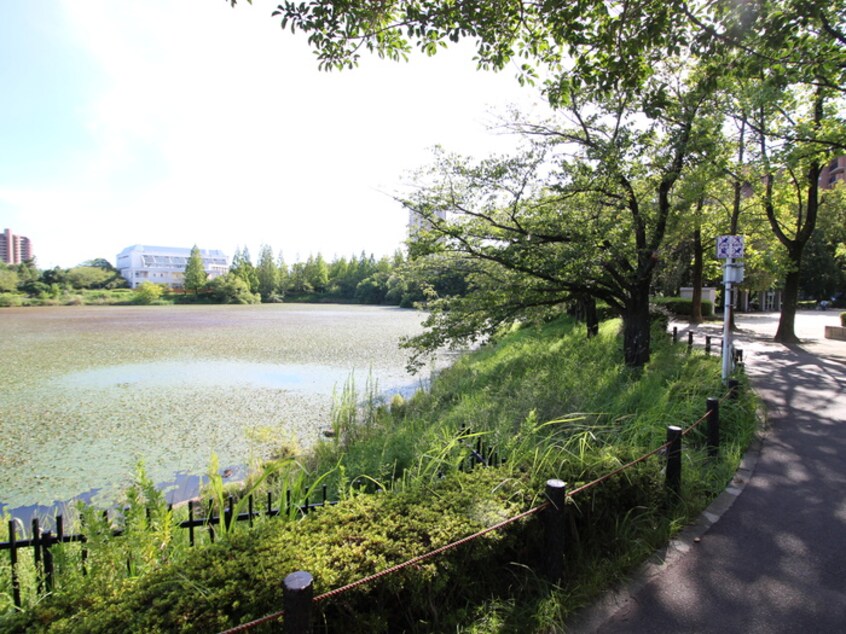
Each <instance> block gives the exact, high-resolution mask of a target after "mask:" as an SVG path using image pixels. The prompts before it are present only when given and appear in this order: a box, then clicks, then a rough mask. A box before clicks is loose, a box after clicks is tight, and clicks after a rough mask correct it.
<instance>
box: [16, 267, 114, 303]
mask: <svg viewBox="0 0 846 634" xmlns="http://www.w3.org/2000/svg"><path fill="white" fill-rule="evenodd" d="M128 286H129V285H128V283H127V281H126V280H125V279H124V278H123V277H122V276H121V274H120V271H118V270H117V269H116V268H115V267H114V266H112V265H111V263H109V261H108V260H105V259H103V258H95V259H93V260H88V261H86V262H83V263H82V264H80V265H79V266H74V267H72V268H69V269H63V268H61V267H58V266H57V267H54V268H52V269H44V270H39V269H38V267H37V266H36V262H35V258H33V259H30V260H26V261H25V262H23V263H21V264H2V263H0V293H15V292H18V293H25V294H27V295H29V296H31V297H52V298H58V297H60V296H61V295H63V294H66V293H68V292H73V291H81V290H98V289H104V290H108V289H115V288H127V287H128Z"/></svg>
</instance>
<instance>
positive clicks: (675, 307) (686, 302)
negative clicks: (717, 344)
mask: <svg viewBox="0 0 846 634" xmlns="http://www.w3.org/2000/svg"><path fill="white" fill-rule="evenodd" d="M652 302H653V303H654V304H658V305H660V306H663V307H664V308H666V309H667V310H668V311H670V312H671V313H672V314H673V315H680V316H685V317H687V316H690V314H691V313H692V312H693V300H691V299H687V298H684V297H655V298H653V299H652ZM713 315H714V304H712V303H711V302H710V301H709V300H707V299H703V300H702V316H703V317H713Z"/></svg>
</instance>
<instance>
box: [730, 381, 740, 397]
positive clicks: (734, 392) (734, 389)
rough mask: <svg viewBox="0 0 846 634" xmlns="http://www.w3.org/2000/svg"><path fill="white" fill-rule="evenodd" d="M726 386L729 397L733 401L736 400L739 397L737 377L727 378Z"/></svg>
mask: <svg viewBox="0 0 846 634" xmlns="http://www.w3.org/2000/svg"><path fill="white" fill-rule="evenodd" d="M728 388H729V398H730V399H731V400H733V401H736V400H737V399H738V398H740V381H738V380H737V379H729V380H728Z"/></svg>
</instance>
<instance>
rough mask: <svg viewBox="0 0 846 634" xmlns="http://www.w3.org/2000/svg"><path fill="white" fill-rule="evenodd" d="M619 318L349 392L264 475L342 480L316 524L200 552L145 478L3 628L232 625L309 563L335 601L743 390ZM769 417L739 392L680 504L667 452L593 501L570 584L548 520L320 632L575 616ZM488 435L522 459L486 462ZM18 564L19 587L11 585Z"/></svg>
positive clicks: (385, 591)
mask: <svg viewBox="0 0 846 634" xmlns="http://www.w3.org/2000/svg"><path fill="white" fill-rule="evenodd" d="M618 330H619V323H618V322H615V321H611V322H607V323H605V324H604V325H603V327H602V331H601V333H600V336H599V337H597V338H595V339H593V340H591V341H586V340H585V339H584V336H583V328H582V327H578V326H575V325H573V324H571V323H569V322H565V321H557V322H554V323H548V324H545V325H543V326H540V327H532V328H522V329H515V330H514V331H513V332H511V333H508V334H507V335H505V336H503V338H502V339H501V340H500V341H498V342H496V343H495V344H491V345H487V346H485V347H483V348H482V349H480V350H479V351H477V352H475V353H474V354H472V355H468V356H467V357H464V358H462V359H461V360H459V361H458V362H457V363H456V364H455V365H454V366H453V367H452V368H450V369H449V370H447V371H445V372H443V373H442V374H441V375H439V377H438V378H437V380H436V381H435V382H434V384H433V385H432V388H431V390H430V391H428V392H422V391H421V392H418V393H417V394H416V395H415V396H414V397H412V398H410V399H408V400H407V401H404V400H402V399H400V398H396V399H395V400H394V402H392V403H391V405H390V406H380V405H379V404H378V403H377V402H376V401H375V400H374V399H372V398H367V395H366V394H365V395H364V398H363V403H364V405H363V406H362V398H361V395H360V394H358V391H356V390H354V389H353V387H352V386H348V388H347V389H346V390H345V391H344V392H343V393H342V394H339V395H338V398H337V404H336V408H335V411H334V413H333V421H332V423H333V430H334V435H333V436H332V437H331V438H327V439H326V440H325V441H324V442H323V443H322V444H320V445H319V446H318V447H317V448H316V449H315V450H314V452H313V453H312V454H310V455H309V456H306V457H299V458H294V457H292V456H289V455H286V451H285V448H284V446H283V447H280V450H279V452H278V453H279V455H280V460H279V461H278V462H277V463H276V464H275V465H273V466H272V467H271V468H270V469H269V470H267V471H265V472H264V473H263V475H262V476H261V477H258V476H257V477H256V479H255V480H254V481H253V482H252V483H251V486H253V487H254V488H255V490H256V491H258V492H261V491H263V490H264V489H265V488H267V487H270V488H271V489H273V490H274V491H275V492H276V494H277V495H278V494H282V492H283V491H284V490H286V489H289V490H292V491H293V493H294V495H295V496H296V495H297V494H298V493H300V494H303V493H305V492H306V489H307V488H308V487H309V486H313V485H315V484H317V483H320V484H322V483H326V484H327V485H328V486H329V490H330V497H332V498H335V499H339V500H341V501H340V502H339V504H337V505H336V506H333V507H327V508H325V509H322V510H319V511H318V512H316V513H313V514H309V515H308V516H306V517H305V518H304V519H301V520H296V521H295V520H294V519H293V518H292V519H291V521H286V520H285V519H281V518H277V519H263V520H261V521H259V522H257V523H256V526H255V527H253V528H252V529H248V528H247V527H245V526H243V525H241V526H236V528H235V529H233V530H232V531H231V532H229V533H227V534H218V539H217V540H216V542H215V543H214V544H211V543H205V544H204V545H200V546H197V547H195V548H193V549H189V548H188V547H187V545H186V539H187V537H186V536H185V535H184V533H185V532H186V531H176V530H174V529H173V527H172V526H173V524H172V523H173V521H174V517H173V514H171V513H169V512H167V511H166V509H165V508H164V505H163V503H162V501H161V497H160V495H158V494H157V493H156V492H155V490H154V489H153V488H152V487H150V486H149V483H144V482H143V479H142V482H141V485H140V486H139V487H137V488H136V489H135V490H134V491H131V495H130V496H129V499H128V502H129V504H130V511H129V512H128V514H127V516H128V518H129V519H128V525H127V533H128V534H127V536H124V537H122V538H120V539H110V538H108V537H107V535H106V533H107V530H106V529H105V527H104V526H102V523H98V521H99V520H98V519H97V515H96V514H94V513H91V512H89V513H88V514H89V517H88V519H87V524H86V525H87V526H88V527H89V530H90V531H93V536H92V539H91V540H90V542H89V544H88V545H87V549H88V551H89V554H88V574H87V576H83V575H82V570H81V567H80V565H79V563H78V561H79V552H78V550H79V548H80V547H79V546H78V545H73V546H66V547H64V548H63V549H61V550H63V551H65V552H62V553H61V555H60V557H62V558H63V559H62V562H63V568H64V570H63V573H62V577H61V582H60V584H59V587H58V588H57V589H56V591H55V593H54V594H53V595H52V596H49V597H47V598H45V599H41V600H37V598H36V597H35V594H34V593H30V594H28V595H27V597H26V606H25V609H24V610H23V611H22V612H20V613H18V614H14V613H12V612H7V614H6V615H5V616H4V617H2V620H0V630H3V631H53V632H110V631H138V632H142V631H143V632H149V631H197V632H200V631H202V632H206V631H215V630H220V629H224V628H225V627H227V626H233V625H237V624H238V623H242V622H245V621H249V620H251V619H254V618H259V617H261V616H264V615H265V614H268V613H272V612H276V611H277V610H279V609H280V601H281V598H280V597H281V586H282V580H283V579H284V577H285V575H286V574H288V573H289V572H293V571H295V570H300V569H302V570H308V571H310V572H311V573H312V574H313V575H314V576H315V585H316V592H317V593H318V594H319V593H321V592H325V591H328V590H332V589H334V588H337V587H339V586H342V585H344V584H346V583H349V582H352V581H355V580H357V579H359V578H361V577H364V576H367V575H369V574H372V573H374V572H377V571H379V570H383V569H385V568H387V567H388V566H390V565H392V564H395V563H398V562H402V561H405V560H407V559H408V558H410V557H413V556H415V555H419V554H421V553H424V552H427V551H429V550H431V549H434V548H437V547H439V546H442V545H444V544H447V543H450V542H452V541H455V540H457V539H460V538H462V537H464V536H466V535H468V534H471V533H474V532H476V531H478V530H480V529H483V528H486V527H489V526H492V525H494V524H496V523H498V522H500V521H501V520H503V519H505V518H508V517H511V516H513V515H515V514H517V513H519V512H521V511H523V510H526V509H530V508H533V507H534V506H536V505H537V504H539V503H540V502H542V501H543V489H544V483H545V481H546V480H547V479H549V478H560V479H562V480H564V481H566V482H568V483H573V484H574V485H577V484H578V483H581V482H587V481H590V480H592V479H593V478H595V477H597V476H599V475H603V474H605V473H608V472H610V471H611V470H613V469H614V468H616V467H617V466H619V465H621V464H623V463H625V462H627V461H629V460H630V459H632V458H634V457H637V456H639V455H641V454H642V453H644V452H646V451H648V450H651V449H653V448H654V447H656V446H658V445H660V444H661V443H663V441H664V439H665V434H666V427H667V425H680V426H686V425H688V424H690V423H692V422H693V421H694V420H696V419H698V418H699V417H700V416H701V415H702V413H703V412H704V408H705V399H706V398H707V397H709V396H719V395H721V394H722V392H723V389H722V387H721V385H720V379H719V362H718V361H717V359H715V358H706V357H704V356H702V355H700V354H699V353H696V352H694V353H692V354H688V353H687V352H686V347H685V346H681V345H680V346H675V347H673V346H671V345H670V344H669V343H665V340H666V338H665V337H656V339H659V340H660V341H661V343H659V345H657V346H656V350H655V353H654V355H653V360H652V361H651V362H650V364H649V365H648V366H647V367H646V368H644V369H643V370H642V371H637V372H634V371H631V370H629V369H627V368H625V367H624V365H623V363H622V358H621V353H620V344H619V341H618ZM365 392H366V390H365ZM753 414H754V402H753V399H752V398H751V397H750V396H749V395H748V394H746V395H744V396H743V397H742V398H741V399H740V400H739V401H736V402H729V401H726V402H725V403H724V406H723V408H722V433H723V445H722V451H721V455H720V458H719V459H718V460H709V459H708V458H707V456H706V452H705V450H704V448H703V446H702V445H703V441H704V439H703V438H702V437H701V435H700V432H699V431H698V430H697V431H695V432H693V433H692V434H691V435H690V436H688V437H687V439H686V441H689V442H688V446H687V448H686V451H685V455H684V484H683V488H682V494H681V496H680V497H679V498H673V499H669V500H668V498H667V495H666V493H665V491H664V489H663V474H662V461H661V459H660V458H657V457H656V458H650V459H649V460H647V461H644V462H643V463H640V464H639V465H637V466H636V467H634V468H632V469H630V470H628V471H626V472H625V473H624V474H622V475H620V476H617V477H615V478H614V479H612V480H609V481H607V482H606V483H605V484H603V485H602V486H599V487H596V488H594V489H591V490H590V491H587V492H585V493H584V494H580V495H578V496H575V497H574V498H573V499H572V504H571V505H570V506H569V516H570V529H569V531H568V533H569V535H568V537H569V543H570V547H569V550H568V553H567V559H566V564H565V565H566V571H565V575H564V581H563V582H561V583H560V584H553V583H549V582H548V581H547V580H545V579H544V577H543V575H542V574H541V573H540V571H541V570H542V568H543V564H544V550H543V543H542V542H543V539H542V530H541V522H540V520H539V519H538V517H537V516H533V517H530V518H528V519H526V520H523V521H521V522H518V523H515V524H512V525H510V526H509V527H508V528H506V529H504V530H502V531H496V532H493V533H489V534H487V535H486V536H485V537H483V538H481V539H478V540H475V541H473V542H471V543H469V544H466V545H464V546H461V547H460V548H458V549H455V550H453V551H450V553H449V554H447V555H444V556H440V557H438V558H435V559H431V560H428V561H426V562H425V563H422V564H419V565H416V566H413V567H409V568H405V569H404V570H403V571H401V572H400V573H397V574H395V575H391V576H389V577H385V578H383V579H380V580H379V581H376V582H373V583H371V584H368V585H366V586H361V587H359V588H357V589H356V590H354V591H352V592H349V593H346V594H344V595H341V596H339V597H335V598H332V599H329V600H326V601H323V602H321V603H320V604H318V606H317V607H318V615H317V624H318V630H320V631H322V630H325V631H331V632H340V631H343V632H379V631H385V632H387V631H390V632H399V631H409V632H439V631H443V632H447V631H449V632H455V631H464V632H516V631H520V632H529V631H544V630H546V629H548V628H550V627H554V626H556V625H560V624H562V623H564V622H565V621H566V618H567V615H568V614H571V613H572V611H573V610H575V609H576V608H578V607H579V606H581V605H584V604H585V603H586V602H588V601H590V600H591V599H592V598H593V597H595V596H596V594H597V593H599V592H601V591H602V589H604V588H606V587H607V586H608V585H609V584H611V583H613V582H614V581H616V580H618V579H619V578H621V577H622V576H623V575H625V574H626V573H627V572H628V571H629V570H631V568H632V567H633V566H634V565H636V564H637V563H638V562H640V561H642V560H643V559H644V558H645V557H646V556H648V555H649V554H650V553H651V552H653V551H654V549H655V548H656V547H658V546H659V545H660V544H661V543H663V542H664V541H665V540H666V539H667V538H668V537H669V536H670V535H671V534H672V533H673V532H675V531H676V530H678V529H679V528H680V527H681V526H683V525H684V523H685V522H686V521H688V520H689V519H690V518H692V517H694V516H695V515H696V514H697V513H698V512H699V511H700V510H701V509H702V508H703V507H704V506H705V505H706V504H707V502H708V501H709V500H710V499H711V498H712V497H713V496H714V495H715V494H717V493H718V492H719V491H721V490H722V489H723V487H724V486H725V484H726V482H727V481H728V480H729V478H730V477H731V474H732V473H733V471H734V469H735V468H736V465H737V462H738V461H739V457H740V454H741V451H742V450H743V448H744V447H745V446H746V444H747V443H748V441H749V439H750V438H751V435H752V433H753V431H754V415H753ZM479 440H483V441H484V445H485V447H487V451H490V452H496V453H497V454H498V456H500V457H504V458H505V462H504V463H503V464H501V465H499V466H496V467H484V468H483V467H477V468H475V469H472V470H470V469H468V468H467V467H466V465H467V464H468V459H469V457H470V453H471V450H472V448H473V447H474V446H475V444H476V442H477V441H479ZM377 489H378V490H382V491H384V492H383V493H381V494H375V493H374V491H376V490H377ZM220 494H221V497H222V495H223V494H222V492H220ZM295 499H296V498H295ZM149 505H152V506H153V511H152V512H150V514H149V516H147V514H146V513H145V512H144V510H143V509H144V508H145V507H146V506H149ZM98 527H99V532H98ZM128 562H129V563H128ZM3 566H4V569H3V570H0V584H8V581H7V579H8V567H7V566H6V565H5V563H4V564H3ZM8 592H9V588H8V585H5V586H2V587H0V593H8Z"/></svg>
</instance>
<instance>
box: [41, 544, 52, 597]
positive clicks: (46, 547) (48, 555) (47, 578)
mask: <svg viewBox="0 0 846 634" xmlns="http://www.w3.org/2000/svg"><path fill="white" fill-rule="evenodd" d="M40 541H41V550H42V552H41V558H42V560H43V561H44V588H45V589H46V590H47V592H53V579H54V574H53V551H52V550H50V547H51V546H52V545H53V535H52V533H50V531H43V532H42V533H41V540H40Z"/></svg>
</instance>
